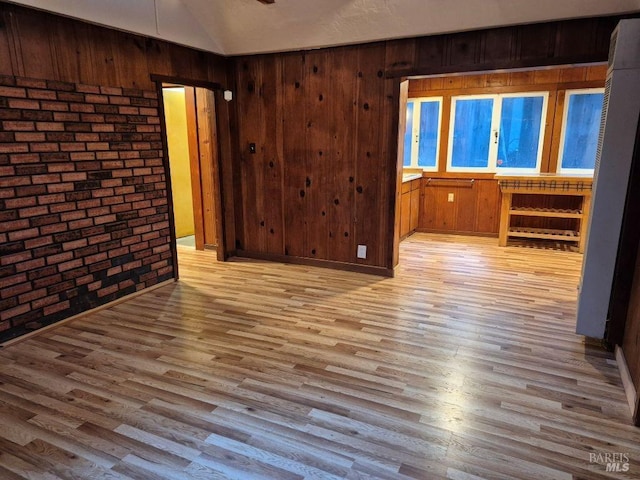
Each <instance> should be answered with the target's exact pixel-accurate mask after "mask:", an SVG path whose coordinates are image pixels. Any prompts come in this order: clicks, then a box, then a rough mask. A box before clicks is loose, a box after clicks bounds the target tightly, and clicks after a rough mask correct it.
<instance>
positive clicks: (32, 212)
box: [20, 205, 49, 218]
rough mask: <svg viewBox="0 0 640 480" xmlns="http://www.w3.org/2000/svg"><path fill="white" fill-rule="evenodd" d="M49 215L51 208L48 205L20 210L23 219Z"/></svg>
mask: <svg viewBox="0 0 640 480" xmlns="http://www.w3.org/2000/svg"><path fill="white" fill-rule="evenodd" d="M47 213H49V207H47V206H46V205H40V206H37V207H28V208H22V209H20V217H21V218H26V217H35V216H37V215H46V214H47Z"/></svg>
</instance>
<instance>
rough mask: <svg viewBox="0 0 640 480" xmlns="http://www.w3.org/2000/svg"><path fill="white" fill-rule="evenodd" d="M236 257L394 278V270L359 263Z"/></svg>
mask: <svg viewBox="0 0 640 480" xmlns="http://www.w3.org/2000/svg"><path fill="white" fill-rule="evenodd" d="M236 256H237V257H241V258H252V259H255V260H266V261H268V262H280V263H290V264H293V265H306V266H309V267H321V268H331V269H333V270H343V271H346V272H356V273H366V274H368V275H377V276H382V277H393V276H394V269H393V268H384V267H375V266H371V265H362V264H358V263H346V262H336V261H333V260H320V259H316V258H307V257H294V256H292V255H280V254H277V253H260V252H248V251H246V250H236Z"/></svg>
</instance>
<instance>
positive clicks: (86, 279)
mask: <svg viewBox="0 0 640 480" xmlns="http://www.w3.org/2000/svg"><path fill="white" fill-rule="evenodd" d="M92 281H93V275H84V276H82V277H80V278H77V279H76V285H77V286H80V285H86V284H87V283H91V282H92Z"/></svg>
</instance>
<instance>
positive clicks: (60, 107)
mask: <svg viewBox="0 0 640 480" xmlns="http://www.w3.org/2000/svg"><path fill="white" fill-rule="evenodd" d="M42 109H43V110H51V111H53V112H68V111H69V104H68V103H65V102H42Z"/></svg>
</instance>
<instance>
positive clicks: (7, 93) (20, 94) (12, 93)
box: [0, 86, 27, 98]
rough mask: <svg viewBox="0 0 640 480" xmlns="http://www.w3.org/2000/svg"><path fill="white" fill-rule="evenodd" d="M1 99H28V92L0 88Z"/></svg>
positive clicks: (13, 88)
mask: <svg viewBox="0 0 640 480" xmlns="http://www.w3.org/2000/svg"><path fill="white" fill-rule="evenodd" d="M0 97H14V98H26V97H27V91H26V90H25V89H24V88H15V87H2V86H0Z"/></svg>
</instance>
